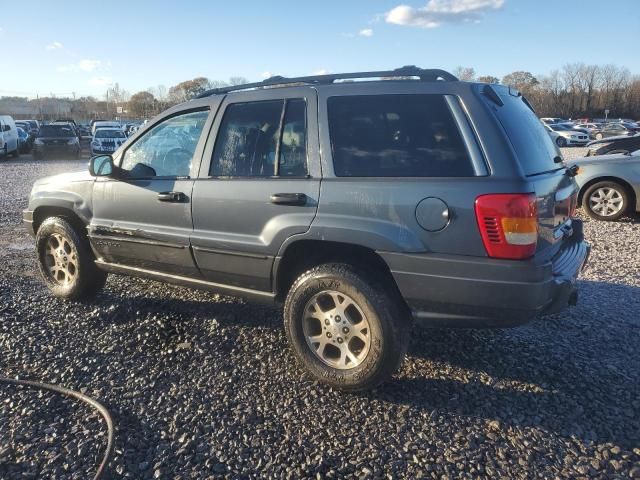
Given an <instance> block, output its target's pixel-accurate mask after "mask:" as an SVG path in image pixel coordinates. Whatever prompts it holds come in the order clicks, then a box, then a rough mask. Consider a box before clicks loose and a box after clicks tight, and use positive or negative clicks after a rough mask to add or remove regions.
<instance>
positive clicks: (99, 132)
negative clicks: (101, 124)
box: [96, 128, 125, 138]
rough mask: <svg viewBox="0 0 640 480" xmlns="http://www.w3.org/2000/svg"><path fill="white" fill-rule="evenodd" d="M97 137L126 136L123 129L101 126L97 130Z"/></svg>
mask: <svg viewBox="0 0 640 480" xmlns="http://www.w3.org/2000/svg"><path fill="white" fill-rule="evenodd" d="M96 138H125V137H124V133H122V131H121V130H107V129H106V128H99V129H98V130H96Z"/></svg>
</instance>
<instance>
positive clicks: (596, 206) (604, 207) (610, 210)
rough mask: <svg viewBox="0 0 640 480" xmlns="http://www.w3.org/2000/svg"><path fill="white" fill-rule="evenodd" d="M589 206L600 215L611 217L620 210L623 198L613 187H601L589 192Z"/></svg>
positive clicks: (622, 205)
mask: <svg viewBox="0 0 640 480" xmlns="http://www.w3.org/2000/svg"><path fill="white" fill-rule="evenodd" d="M589 206H590V207H591V210H592V211H593V212H595V213H596V214H598V215H600V216H601V217H611V216H613V215H616V214H617V213H619V212H620V210H622V208H623V207H624V198H623V196H622V194H621V193H620V192H619V191H618V190H616V189H615V188H611V187H602V188H598V189H597V190H595V191H594V192H593V193H592V194H591V196H590V197H589Z"/></svg>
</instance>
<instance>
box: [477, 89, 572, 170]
mask: <svg viewBox="0 0 640 480" xmlns="http://www.w3.org/2000/svg"><path fill="white" fill-rule="evenodd" d="M480 88H484V87H482V86H480ZM490 88H492V89H493V90H494V91H495V92H496V93H497V94H498V96H499V97H500V100H502V102H503V103H504V105H502V106H498V105H496V104H495V103H493V102H491V101H490V100H489V99H488V98H486V97H484V96H483V97H484V98H485V101H486V102H487V103H488V104H489V106H490V108H491V109H492V110H493V111H494V113H495V115H496V117H498V120H499V121H500V124H501V125H502V127H503V128H504V130H505V132H506V134H507V137H508V138H509V141H510V142H511V145H512V146H513V150H514V152H515V154H516V157H517V158H518V161H519V163H520V166H521V167H522V170H523V171H524V173H525V175H535V174H537V173H543V172H548V171H552V170H558V169H560V168H563V167H562V166H561V165H560V164H558V163H556V162H555V161H554V158H556V157H557V156H559V155H560V152H559V151H558V149H557V147H556V145H555V143H554V142H553V141H552V140H551V137H550V136H549V134H548V133H547V130H546V128H545V127H544V125H543V123H542V122H541V121H540V119H539V118H538V117H537V116H536V114H535V113H534V111H533V110H532V109H531V108H530V107H529V105H527V103H526V101H525V99H524V97H522V96H521V95H519V96H516V95H515V94H514V92H513V91H511V93H510V91H509V88H508V87H505V86H499V85H492V86H491V87H490Z"/></svg>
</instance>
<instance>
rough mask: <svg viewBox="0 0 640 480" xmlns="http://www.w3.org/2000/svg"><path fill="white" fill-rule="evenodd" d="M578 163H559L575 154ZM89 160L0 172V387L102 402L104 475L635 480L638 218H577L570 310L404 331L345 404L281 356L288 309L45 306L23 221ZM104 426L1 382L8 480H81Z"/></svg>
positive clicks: (131, 286) (639, 456)
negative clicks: (579, 248) (59, 391)
mask: <svg viewBox="0 0 640 480" xmlns="http://www.w3.org/2000/svg"><path fill="white" fill-rule="evenodd" d="M580 153H581V150H580V149H568V150H567V151H566V152H565V155H566V156H576V155H579V154H580ZM85 165H86V161H84V162H77V161H47V162H39V163H34V162H32V161H31V160H30V158H29V157H26V156H23V157H22V159H20V160H17V161H13V160H11V161H0V375H6V376H13V377H18V376H19V377H22V378H29V379H34V380H40V381H45V382H50V383H57V384H60V385H63V386H66V387H68V388H73V389H76V390H81V391H84V392H86V393H87V394H88V395H91V396H93V397H94V398H96V399H98V400H100V401H101V402H103V404H104V405H105V406H106V407H107V408H108V409H109V410H110V411H111V413H112V415H113V418H114V422H115V423H116V427H117V431H116V455H115V457H114V458H113V460H112V462H111V472H112V474H113V476H114V477H126V478H185V479H186V478H209V477H228V478H239V477H242V478H255V477H263V476H264V477H283V478H301V477H314V478H315V477H318V478H320V477H352V478H368V477H375V478H381V477H388V478H393V477H409V478H419V477H433V478H478V477H488V478H497V477H503V478H534V477H535V478H551V477H572V478H576V477H583V478H615V477H618V478H630V477H631V478H640V355H639V353H638V352H639V346H640V254H639V253H638V252H639V251H640V231H639V228H640V222H639V221H638V219H637V218H635V219H626V220H624V221H621V222H619V223H597V222H593V221H588V222H587V223H586V225H585V230H586V235H587V236H588V238H589V239H590V240H591V241H592V243H593V252H592V256H591V263H590V266H589V268H588V269H587V270H586V271H585V272H584V274H583V276H582V280H581V281H580V288H581V292H580V303H579V304H578V306H577V307H574V308H573V309H571V310H570V311H568V312H566V313H563V314H559V315H555V316H549V317H546V318H541V319H539V320H535V321H533V322H531V323H530V324H528V325H526V326H523V327H519V328H516V329H511V330H479V331H473V330H455V331H454V330H444V329H434V330H418V329H417V330H415V332H414V335H413V339H412V344H411V348H410V351H409V355H408V358H407V360H406V362H405V363H404V366H403V368H402V370H401V372H400V373H399V374H398V375H397V376H396V377H394V379H393V381H391V382H390V383H388V384H386V385H384V386H383V387H381V388H380V389H378V390H377V391H374V392H370V393H367V394H363V395H347V394H342V393H338V392H335V391H332V390H330V389H328V388H325V387H323V386H320V385H317V384H314V383H312V382H310V381H309V380H308V379H306V378H305V377H304V375H303V374H302V373H301V371H300V370H299V369H298V367H297V366H296V365H295V363H294V361H293V357H292V355H291V354H290V352H289V349H288V347H287V343H286V339H285V335H284V333H283V329H282V328H281V323H282V319H281V313H280V311H278V310H275V309H268V308H264V307H258V306H254V305H249V304H245V303H243V302H241V301H240V300H238V299H234V298H229V297H221V296H216V295H213V294H210V293H203V292H199V291H192V290H188V289H184V288H180V287H174V286H167V285H163V284H160V283H156V282H153V281H145V280H136V279H130V278H125V277H119V276H111V277H110V280H109V282H108V284H107V288H106V289H105V290H104V292H103V293H101V294H100V295H99V296H98V297H97V298H96V299H95V300H93V301H91V302H88V303H65V302H62V301H59V300H56V299H54V298H52V297H51V296H49V295H48V293H47V291H46V290H45V288H44V287H43V285H42V283H41V282H40V280H39V278H38V274H37V271H36V266H35V260H34V252H33V245H32V240H31V239H30V237H28V236H27V234H26V233H25V231H24V230H23V229H22V227H21V225H20V222H21V214H20V211H21V210H22V209H23V208H24V207H25V206H26V202H27V196H28V194H29V190H30V188H31V184H32V183H33V181H34V180H35V179H37V178H39V177H42V176H45V175H50V174H53V173H58V172H64V171H70V170H75V169H78V168H85ZM105 438H106V428H105V425H104V422H102V421H101V419H100V418H99V417H98V415H97V414H95V413H94V412H93V411H91V410H89V408H88V407H85V406H83V405H81V404H78V403H77V402H73V401H70V400H67V399H65V398H62V397H60V396H57V395H53V394H48V393H42V392H38V391H33V390H23V389H16V388H15V387H9V386H5V385H2V384H0V478H89V477H90V475H91V474H92V472H94V471H95V466H96V465H97V463H99V461H100V454H101V452H102V451H103V449H104V445H105Z"/></svg>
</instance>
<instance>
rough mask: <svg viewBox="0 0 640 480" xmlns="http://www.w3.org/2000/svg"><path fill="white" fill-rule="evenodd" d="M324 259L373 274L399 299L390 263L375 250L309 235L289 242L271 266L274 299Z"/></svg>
mask: <svg viewBox="0 0 640 480" xmlns="http://www.w3.org/2000/svg"><path fill="white" fill-rule="evenodd" d="M323 263H346V264H349V265H353V266H354V267H356V268H358V269H359V270H363V271H365V272H367V273H368V274H372V275H375V276H376V277H377V278H378V279H379V280H381V281H383V282H385V284H386V285H388V286H389V287H390V288H391V289H392V290H393V291H394V293H396V294H397V295H398V298H400V299H402V296H401V295H400V290H399V289H398V286H397V284H396V282H395V280H394V278H393V276H392V275H391V271H390V270H389V266H388V265H387V263H386V262H385V261H384V259H383V258H382V257H381V256H380V255H379V254H378V253H377V252H376V251H375V250H373V249H371V248H368V247H364V246H362V245H357V244H351V243H344V242H334V241H327V240H311V239H300V240H297V241H294V242H292V243H290V244H289V245H287V246H286V249H285V250H284V252H283V253H282V255H281V256H280V257H278V259H277V260H276V263H275V264H274V269H273V285H274V292H275V294H276V299H278V300H283V299H284V298H285V297H286V295H287V292H288V291H289V288H290V287H291V285H292V284H293V282H294V281H295V280H296V278H298V276H300V275H301V274H302V273H304V272H305V271H307V270H309V269H311V268H313V267H315V266H317V265H321V264H323ZM402 301H403V303H404V300H402ZM407 308H408V307H407Z"/></svg>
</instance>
